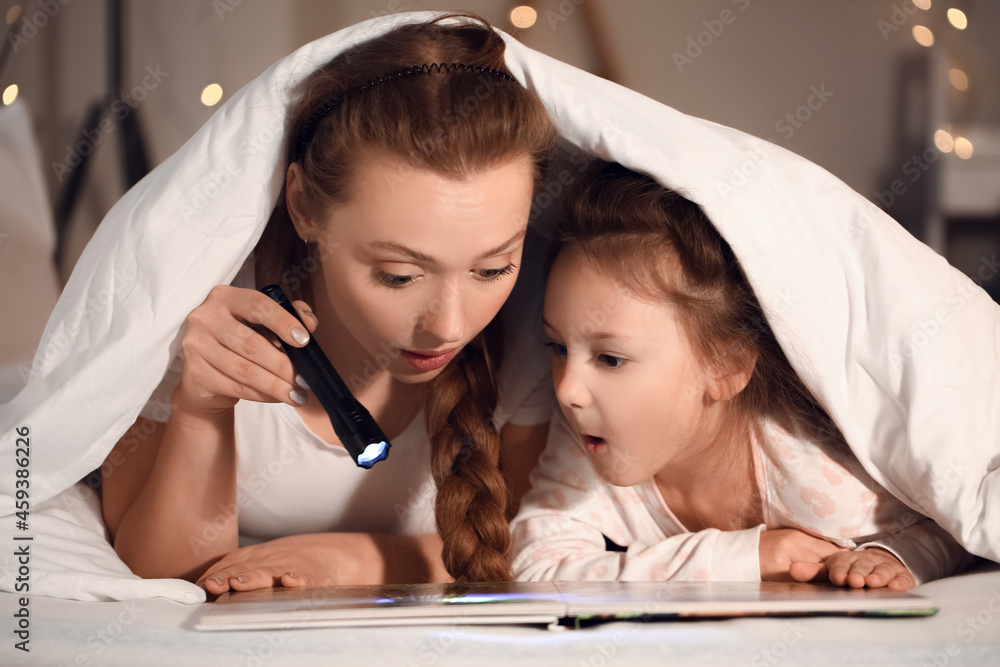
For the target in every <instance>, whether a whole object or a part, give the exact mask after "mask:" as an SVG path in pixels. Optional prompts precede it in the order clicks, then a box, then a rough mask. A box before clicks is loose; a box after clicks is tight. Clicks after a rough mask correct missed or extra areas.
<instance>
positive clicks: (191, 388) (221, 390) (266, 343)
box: [182, 285, 316, 409]
mask: <svg viewBox="0 0 1000 667" xmlns="http://www.w3.org/2000/svg"><path fill="white" fill-rule="evenodd" d="M297 304H298V305H299V308H300V310H301V311H302V312H304V313H305V317H304V319H305V321H306V323H305V324H303V323H302V322H299V321H298V320H297V319H296V318H295V317H294V316H293V315H292V314H291V313H289V312H287V311H286V310H285V309H284V308H282V307H281V306H279V305H278V304H277V303H275V302H274V301H272V300H271V299H270V298H269V297H267V296H266V295H264V294H262V293H260V292H258V291H256V290H250V289H243V288H236V287H231V286H228V285H221V286H218V287H216V288H213V289H212V291H211V293H210V294H209V296H208V298H207V299H206V300H205V302H204V303H203V304H202V305H201V306H199V307H198V308H196V309H195V310H194V311H192V313H191V314H190V315H189V316H188V330H187V332H186V334H185V337H184V341H183V347H184V352H185V377H184V378H183V379H182V384H184V387H185V391H184V395H185V396H186V397H189V398H193V399H194V400H195V401H196V405H199V406H202V407H204V408H208V409H218V408H227V407H231V406H232V405H234V403H235V401H237V400H251V401H260V402H274V401H280V402H284V403H287V404H289V405H292V406H296V407H297V406H300V405H303V404H305V402H306V400H307V396H306V393H305V387H304V386H300V385H301V383H298V382H297V376H296V373H295V370H294V368H293V367H292V363H291V361H290V360H289V358H288V356H287V355H286V354H285V353H284V352H283V351H282V350H281V349H279V348H278V347H276V346H275V345H274V344H273V343H272V342H271V341H270V340H269V339H268V336H269V335H271V333H273V334H274V335H275V337H276V339H277V340H280V341H281V344H282V345H290V346H299V345H302V344H305V343H306V342H308V340H309V333H308V331H307V330H306V329H307V327H308V326H309V325H310V324H311V325H312V326H313V328H315V325H316V321H315V315H313V314H312V311H311V310H310V309H309V307H308V305H307V304H305V303H304V302H297Z"/></svg>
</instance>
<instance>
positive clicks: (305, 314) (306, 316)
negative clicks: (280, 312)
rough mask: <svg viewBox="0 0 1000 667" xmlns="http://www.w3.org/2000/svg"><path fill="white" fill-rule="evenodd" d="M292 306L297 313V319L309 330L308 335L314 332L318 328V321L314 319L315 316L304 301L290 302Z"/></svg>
mask: <svg viewBox="0 0 1000 667" xmlns="http://www.w3.org/2000/svg"><path fill="white" fill-rule="evenodd" d="M292 306H294V307H295V310H296V311H297V312H298V314H299V317H301V318H302V321H303V322H305V323H306V327H307V328H308V329H309V333H312V332H313V331H316V327H318V326H319V320H318V319H316V314H315V313H313V311H312V308H311V307H310V306H309V304H308V303H306V302H305V301H292Z"/></svg>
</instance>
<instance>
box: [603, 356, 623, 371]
mask: <svg viewBox="0 0 1000 667" xmlns="http://www.w3.org/2000/svg"><path fill="white" fill-rule="evenodd" d="M597 358H598V360H600V362H601V363H602V364H604V365H605V366H607V367H608V368H621V367H622V366H624V365H625V361H626V360H625V359H623V358H622V357H616V356H614V355H611V354H602V355H599V356H598V357H597Z"/></svg>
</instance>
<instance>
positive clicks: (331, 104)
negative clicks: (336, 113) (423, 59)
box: [295, 63, 517, 158]
mask: <svg viewBox="0 0 1000 667" xmlns="http://www.w3.org/2000/svg"><path fill="white" fill-rule="evenodd" d="M453 70H462V71H464V72H478V73H483V74H490V75H492V76H496V77H500V78H501V79H506V80H507V81H512V82H514V83H517V80H516V79H515V78H514V77H512V76H511V75H510V74H507V73H506V72H501V71H500V70H496V69H490V68H488V67H481V66H479V65H466V64H464V63H430V64H426V65H413V66H412V67H407V68H405V69H401V70H398V71H396V72H391V73H389V74H385V75H383V76H380V77H378V78H377V79H373V80H372V81H369V82H368V83H366V84H364V85H362V86H358V87H357V88H353V89H351V90H348V91H347V92H346V93H343V94H342V95H340V96H338V97H335V98H333V99H332V100H328V101H327V102H325V103H323V105H322V106H320V107H319V108H318V109H317V110H316V111H315V112H313V115H311V116H310V117H309V120H308V121H307V122H306V124H305V127H303V128H302V134H300V135H299V143H298V147H297V149H296V152H295V156H296V158H301V157H302V156H303V155H305V153H306V150H307V149H308V148H309V144H310V143H311V142H312V139H313V135H314V134H316V128H317V127H318V126H319V124H320V121H322V120H323V119H324V118H326V115H327V114H328V113H330V112H331V111H333V110H334V109H335V108H336V107H337V106H338V105H339V104H340V103H341V102H343V101H344V100H346V99H347V98H349V97H353V96H354V95H357V94H358V93H361V92H364V91H366V90H369V89H371V88H374V87H376V86H379V85H381V84H383V83H386V82H388V81H396V80H398V79H403V78H406V77H410V76H413V75H415V74H431V73H441V72H448V73H451V72H452V71H453Z"/></svg>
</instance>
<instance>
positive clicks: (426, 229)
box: [289, 156, 533, 388]
mask: <svg viewBox="0 0 1000 667" xmlns="http://www.w3.org/2000/svg"><path fill="white" fill-rule="evenodd" d="M532 175H533V165H532V163H531V159H530V158H529V157H528V156H523V157H518V158H516V159H513V160H511V161H509V162H507V163H505V164H503V165H502V166H498V167H494V168H491V169H488V170H486V171H483V172H481V173H477V174H474V175H471V176H469V177H467V178H463V179H459V180H456V179H452V178H449V177H446V176H442V175H439V174H437V173H434V172H431V171H423V170H417V169H414V168H413V167H410V166H408V165H406V164H404V163H402V162H400V161H398V160H396V159H394V158H389V157H385V156H378V157H373V158H371V159H368V160H366V161H365V162H364V163H363V164H362V165H361V166H360V169H359V172H358V173H357V174H356V177H355V180H354V183H353V185H352V190H351V192H352V196H351V197H350V199H349V201H348V202H347V203H345V204H342V205H337V206H335V207H334V208H333V209H332V210H331V211H330V212H329V214H328V217H327V218H326V220H325V221H323V224H322V225H316V224H315V223H313V222H311V221H305V222H306V225H305V227H304V226H303V225H302V224H301V222H302V221H301V220H296V223H297V227H298V228H299V233H300V235H302V236H307V235H308V236H310V237H311V238H310V241H315V242H317V244H318V249H317V250H318V257H319V259H320V265H321V266H320V270H319V271H318V274H319V275H316V276H314V277H313V288H314V300H315V301H316V303H315V304H313V308H314V309H316V315H317V317H318V319H319V322H320V329H319V330H317V335H320V334H321V333H323V334H324V335H325V336H326V337H325V338H323V337H321V340H329V339H330V337H331V336H332V338H333V340H332V343H333V344H335V345H336V347H337V348H338V349H337V350H336V351H335V352H334V353H333V354H331V355H330V356H331V358H334V357H336V359H340V360H345V359H346V360H347V361H346V362H345V365H346V366H347V367H348V368H351V369H352V370H351V371H350V372H351V373H352V378H351V379H353V380H354V381H353V382H350V381H349V382H348V384H350V385H353V387H354V388H357V386H358V385H359V381H360V383H366V382H369V381H371V380H372V379H374V378H375V377H376V376H379V375H381V374H383V373H384V372H388V373H390V374H391V375H392V376H393V377H395V378H397V379H399V380H401V381H403V382H407V383H411V382H425V381H428V380H430V379H432V378H433V377H435V376H436V375H438V374H439V373H440V372H441V370H442V369H443V368H444V367H445V365H447V364H448V362H449V361H451V359H452V358H453V357H454V356H455V354H456V353H457V352H458V351H459V350H461V349H462V347H464V346H465V345H466V344H467V343H468V342H469V341H470V340H472V338H474V337H475V336H476V335H477V334H478V333H479V332H480V331H482V329H484V328H485V327H486V325H487V324H488V323H489V322H490V320H491V319H493V317H494V315H496V314H497V312H498V311H499V310H500V307H501V306H502V305H503V303H504V301H505V300H506V299H507V297H508V295H509V294H510V292H511V289H512V288H513V286H514V281H515V280H516V278H517V274H518V267H519V265H520V263H521V251H522V248H523V244H524V235H525V231H526V229H527V220H528V212H529V209H530V206H531V196H532V186H533V178H532ZM293 189H294V187H293V186H290V188H289V191H290V196H291V193H292V190H293ZM297 217H299V218H301V217H303V216H297ZM324 327H325V328H326V329H327V331H326V332H322V329H323V328H324ZM335 365H336V361H335ZM347 379H348V378H347V377H346V376H345V380H347Z"/></svg>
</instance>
